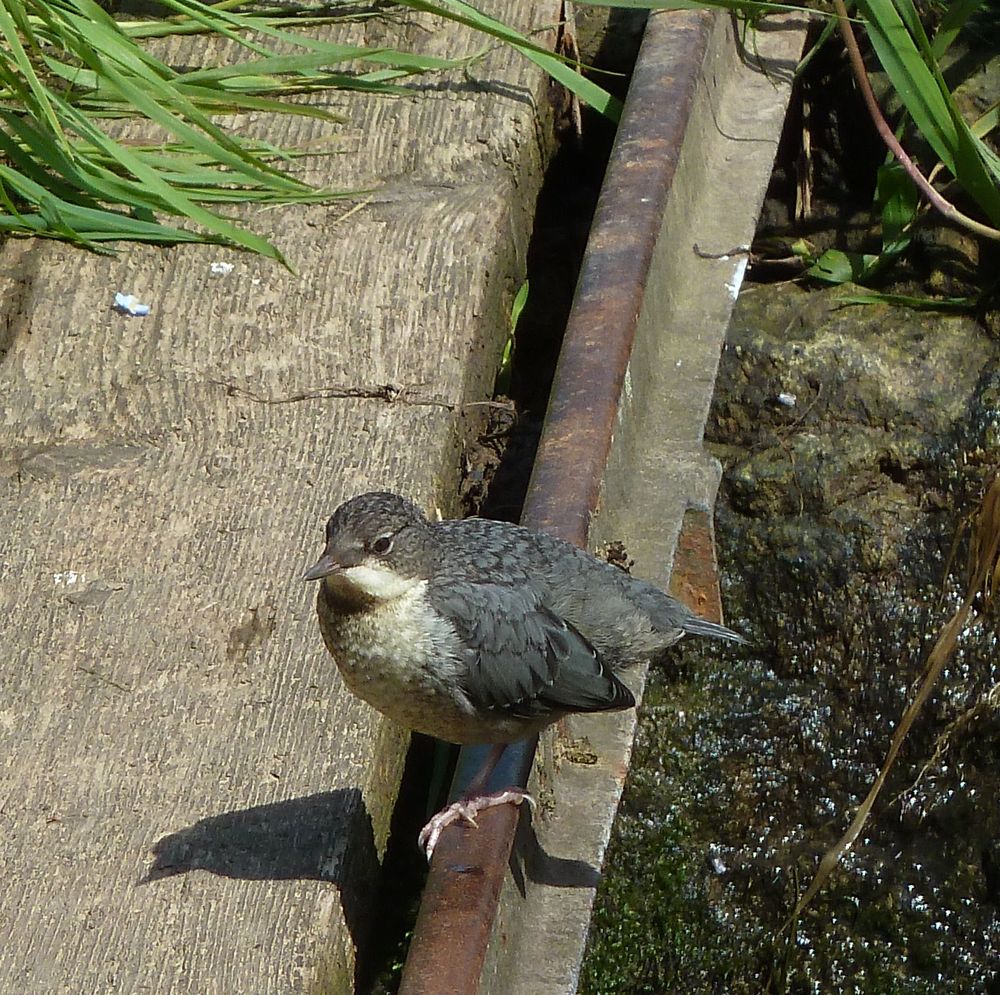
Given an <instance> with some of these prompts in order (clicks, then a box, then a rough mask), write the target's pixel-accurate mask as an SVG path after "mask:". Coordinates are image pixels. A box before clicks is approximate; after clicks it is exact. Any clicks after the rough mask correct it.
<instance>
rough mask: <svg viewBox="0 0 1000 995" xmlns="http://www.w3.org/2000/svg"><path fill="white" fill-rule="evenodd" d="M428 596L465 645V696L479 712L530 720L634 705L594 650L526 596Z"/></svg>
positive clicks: (509, 590) (452, 591)
mask: <svg viewBox="0 0 1000 995" xmlns="http://www.w3.org/2000/svg"><path fill="white" fill-rule="evenodd" d="M428 596H429V598H430V601H431V605H432V606H433V608H434V609H435V610H436V611H438V612H439V613H440V614H442V615H444V616H445V617H446V618H448V619H449V620H450V621H451V623H452V624H453V625H454V627H455V630H456V632H457V633H458V635H459V638H460V639H461V640H462V643H463V644H464V647H465V654H464V656H465V661H466V664H467V666H466V669H465V673H464V674H463V675H462V684H463V690H464V691H465V693H466V694H467V695H468V696H469V699H470V700H471V701H472V703H473V704H474V705H476V706H477V707H480V708H492V709H497V710H499V711H505V712H507V713H509V714H511V715H516V716H520V717H525V718H527V717H533V716H542V715H546V714H549V713H552V712H602V711H608V710H611V709H619V708H628V707H630V706H631V705H634V704H635V699H634V697H633V696H632V692H631V691H629V689H628V688H627V687H626V686H625V685H624V684H622V682H621V681H620V680H618V678H617V677H615V675H614V674H613V673H612V672H611V670H610V668H609V667H607V666H606V665H605V664H604V662H603V661H602V660H601V658H600V656H599V655H598V653H597V651H596V650H595V649H594V647H593V646H591V645H590V643H589V642H588V641H587V640H586V639H585V638H584V637H583V636H582V635H581V634H580V633H579V631H577V630H576V629H575V628H574V627H573V626H571V625H569V624H567V623H566V622H565V621H564V620H563V619H561V618H559V617H558V616H557V615H555V614H554V613H553V612H551V611H550V610H549V609H547V608H546V607H545V606H544V605H543V604H542V603H541V600H540V599H539V597H538V595H537V594H536V593H535V592H533V591H531V589H530V588H525V587H523V586H518V587H514V586H511V585H503V584H483V583H471V582H466V583H455V582H454V581H452V582H451V583H448V584H441V585H433V584H432V585H431V587H430V588H429V589H428Z"/></svg>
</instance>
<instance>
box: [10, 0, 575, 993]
mask: <svg viewBox="0 0 1000 995" xmlns="http://www.w3.org/2000/svg"><path fill="white" fill-rule="evenodd" d="M556 6H557V5H556V4H534V3H527V2H521V3H517V2H509V3H503V4H498V5H496V7H497V10H496V13H497V14H498V16H503V17H505V18H507V19H509V20H512V21H513V22H514V23H518V24H520V25H522V26H523V27H531V26H533V25H538V24H542V23H545V22H548V23H551V22H553V21H554V20H555V8H556ZM429 25H430V22H427V21H426V20H420V19H414V18H407V19H406V20H405V22H404V23H403V25H402V27H401V28H394V29H393V30H402V31H403V32H404V34H407V33H408V34H409V35H411V36H412V37H413V38H415V39H416V40H417V41H418V42H426V43H427V45H426V46H425V50H427V48H428V47H433V48H434V49H436V50H438V51H440V52H442V53H448V54H453V53H454V52H455V51H457V50H459V49H460V48H462V46H464V47H465V50H472V49H473V48H475V47H476V46H477V45H478V44H479V43H478V42H475V41H474V40H471V39H470V38H469V37H468V36H467V35H465V34H464V33H463V32H460V31H457V30H456V29H454V28H452V27H448V28H441V27H440V26H439V25H433V30H429V29H428V28H429ZM353 30H357V29H353ZM374 30H375V29H374V28H372V27H371V26H370V25H367V26H365V28H364V31H365V32H366V33H367V34H368V35H369V36H370V38H369V40H371V41H373V42H374V40H375V38H374V36H371V32H373V31H374ZM405 41H406V39H405V38H404V39H402V40H401V39H399V38H391V37H390V38H389V39H388V41H386V42H384V43H388V44H405ZM191 44H192V42H187V43H186V45H187V46H189V47H187V48H178V49H177V53H176V54H177V56H178V58H179V57H180V55H181V54H183V56H184V60H185V61H187V62H191V61H195V60H196V59H197V58H198V55H197V53H196V51H195V52H193V51H192V49H191V48H190V45H191ZM193 44H203V42H195V43H193ZM476 73H477V76H478V78H479V79H481V80H482V79H485V80H486V81H487V83H488V84H489V85H486V84H483V85H473V84H471V83H469V82H468V81H467V80H465V79H464V78H462V77H458V76H456V77H454V78H452V79H450V80H448V81H434V80H430V79H428V80H423V81H421V82H420V83H419V84H418V88H419V90H420V93H419V95H418V96H415V97H413V98H403V99H392V100H390V99H374V98H359V99H355V98H351V99H350V100H349V101H348V100H347V99H345V98H339V97H338V98H337V103H338V104H340V105H341V107H342V108H346V109H347V112H348V113H349V115H350V117H351V123H350V124H349V125H348V126H347V128H346V129H341V130H339V131H338V130H337V129H334V128H331V127H330V126H328V125H316V124H315V123H314V122H301V121H292V122H267V124H266V127H267V134H268V137H269V139H270V140H272V141H274V142H276V143H278V144H280V143H283V142H289V143H299V144H305V143H307V142H313V141H320V142H322V141H327V140H328V139H330V138H331V137H333V138H334V139H335V140H336V141H337V142H339V143H341V145H342V146H344V147H347V148H349V149H350V151H349V152H347V153H346V154H344V155H342V156H335V157H328V158H325V159H319V160H312V161H310V162H309V164H308V166H307V167H306V168H307V169H308V171H309V172H310V175H311V178H312V179H313V180H321V181H323V182H326V183H328V184H329V185H331V186H334V187H338V186H362V185H372V186H375V185H376V184H380V185H381V186H380V187H379V189H377V190H376V191H375V192H374V193H373V194H372V195H371V196H370V198H369V199H368V200H367V202H366V203H365V205H364V206H363V207H362V209H361V210H358V211H356V212H354V213H352V214H350V216H348V217H344V215H345V213H346V211H347V208H346V207H345V206H342V205H341V206H334V207H332V208H319V207H309V208H301V209H281V210H274V211H269V212H262V213H261V215H260V217H262V218H263V224H264V225H265V226H266V227H267V228H268V229H269V230H270V231H271V232H273V233H274V235H275V237H276V238H277V240H278V242H279V243H280V244H281V246H282V248H283V249H284V250H285V251H286V253H287V254H288V256H289V258H290V259H291V260H292V261H293V262H294V264H295V266H296V273H295V274H291V273H288V272H286V271H284V270H282V269H281V268H280V267H277V266H274V265H272V264H269V263H266V262H263V261H260V260H256V259H253V258H250V257H248V256H245V255H240V254H237V253H231V252H223V251H221V250H218V249H215V248H212V247H185V248H181V249H166V250H162V249H154V248H148V247H124V248H123V250H122V253H121V255H120V256H119V257H117V258H114V259H105V258H100V257H96V256H92V255H88V254H85V253H81V252H79V251H76V250H72V249H69V248H66V247H62V246H57V245H53V244H39V243H33V242H9V243H8V244H7V245H6V246H4V248H3V252H2V259H0V273H2V276H0V284H2V286H0V291H2V300H3V302H4V314H3V321H2V322H0V329H2V331H0V350H2V360H0V384H2V397H3V402H2V403H3V408H4V415H5V417H4V419H3V425H2V426H0V468H2V476H0V495H2V499H0V617H2V618H3V629H4V638H5V643H6V653H5V665H4V667H3V668H2V671H0V757H2V761H0V764H2V766H0V770H2V774H0V863H2V866H3V868H4V876H3V884H2V885H0V888H2V892H3V895H4V899H3V906H4V908H5V910H6V911H7V915H6V917H5V918H6V925H7V930H6V932H7V936H6V937H5V941H4V943H3V944H0V992H10V993H12V995H13V993H17V995H26V993H36V992H37V993H42V992H46V993H47V992H74V993H78V992H81V991H86V992H88V993H90V992H93V993H99V992H123V991H128V992H140V991H155V992H158V993H163V992H178V993H179V992H192V993H199V995H208V993H214V992H219V993H223V992H225V993H236V992H252V993H254V995H266V993H281V995H286V993H289V992H304V991H311V992H318V991H324V992H342V991H346V990H349V989H350V987H351V984H352V978H353V971H354V957H355V946H356V944H358V943H361V942H363V940H364V932H365V928H366V925H367V912H368V908H369V902H370V900H371V898H372V889H371V884H372V875H373V874H374V872H375V869H376V867H377V861H378V857H379V854H380V853H381V852H382V849H383V847H384V845H385V840H386V835H387V832H388V821H389V816H390V813H391V807H392V803H393V799H394V796H395V792H396V787H397V784H398V781H399V777H400V773H401V763H402V756H403V750H404V746H405V737H404V736H403V734H402V733H401V732H400V731H399V730H397V729H395V728H392V727H391V726H389V725H388V724H386V723H384V722H383V721H382V720H381V719H380V718H379V717H378V716H376V715H375V714H374V713H373V712H371V710H370V709H368V708H367V706H364V705H362V704H361V703H359V702H357V701H355V700H354V699H353V698H351V697H350V696H349V695H347V694H346V693H345V692H344V691H343V690H342V688H341V685H340V680H339V677H337V675H336V673H335V670H334V668H333V666H332V664H331V662H330V661H329V659H328V658H327V656H326V654H325V651H324V650H323V648H322V645H321V642H320V640H319V637H318V635H317V632H316V628H315V623H314V621H313V609H312V596H313V592H312V591H311V590H310V589H307V588H306V587H305V586H304V585H303V584H301V582H300V581H299V577H300V575H301V572H302V570H303V568H304V567H305V566H306V565H307V564H308V563H309V562H310V558H312V557H314V556H315V554H316V552H317V550H318V548H319V545H320V540H321V531H320V529H321V525H322V522H323V520H324V519H325V516H326V515H327V514H329V512H330V511H331V510H332V509H333V507H334V506H335V505H336V504H337V503H338V502H339V501H340V500H342V499H343V498H344V497H346V496H348V495H350V494H353V493H356V492H359V491H362V490H364V489H366V488H370V487H377V486H391V487H394V488H398V489H402V490H404V491H407V492H409V493H410V494H412V495H413V496H414V497H416V498H418V499H420V500H424V501H428V502H430V503H433V502H434V501H435V500H439V501H440V500H447V495H449V494H451V493H453V492H454V485H455V484H456V482H457V478H458V460H457V452H458V445H459V441H460V437H461V433H462V424H461V423H462V416H463V409H462V405H463V403H465V402H468V401H470V400H475V399H479V398H481V397H483V396H484V395H486V394H487V393H488V391H489V388H490V385H491V382H492V376H493V370H494V367H495V363H496V358H497V356H498V355H499V349H500V346H501V342H502V337H503V334H504V326H505V315H506V313H507V308H506V301H508V300H509V296H510V295H511V293H512V292H513V290H514V289H516V282H517V280H518V275H519V273H520V267H521V265H522V262H523V250H524V246H525V243H526V240H527V235H528V225H529V211H530V208H531V205H532V202H533V199H534V196H535V194H536V192H537V189H538V184H539V180H540V175H539V173H540V169H539V166H540V162H541V160H542V159H543V158H544V149H543V148H542V145H543V144H544V140H540V138H539V135H540V134H543V133H544V127H540V125H539V117H540V115H539V111H538V108H537V105H538V103H539V102H544V94H545V88H546V86H547V84H546V83H545V81H544V80H543V79H542V78H541V75H540V74H539V73H538V72H537V71H535V70H534V69H532V68H530V67H528V66H526V65H525V64H524V63H522V62H520V61H518V60H515V59H514V58H513V57H512V56H510V55H509V53H498V54H497V55H495V56H493V57H491V59H490V60H489V61H488V62H487V63H486V64H484V65H481V66H478V67H477V69H476ZM248 126H251V127H254V128H260V127H262V122H260V121H257V122H251V123H250V125H248ZM217 260H228V261H231V262H233V263H234V264H235V269H234V270H233V272H232V273H230V274H229V275H228V276H215V275H213V274H212V273H211V271H210V263H211V262H213V261H217ZM115 290H126V291H130V292H133V293H135V294H137V295H138V296H139V297H140V299H141V300H143V301H147V302H149V303H151V304H152V305H153V312H152V314H151V315H150V316H149V317H148V318H144V319H137V318H128V317H125V316H123V315H119V314H117V313H114V312H112V311H111V310H110V304H111V301H112V298H113V294H114V291H115ZM387 384H388V385H394V388H393V389H391V390H389V391H386V390H385V389H384V385H387ZM395 388H402V390H401V391H397V390H396V389H395ZM387 398H388V399H387ZM448 510H451V509H448Z"/></svg>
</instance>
